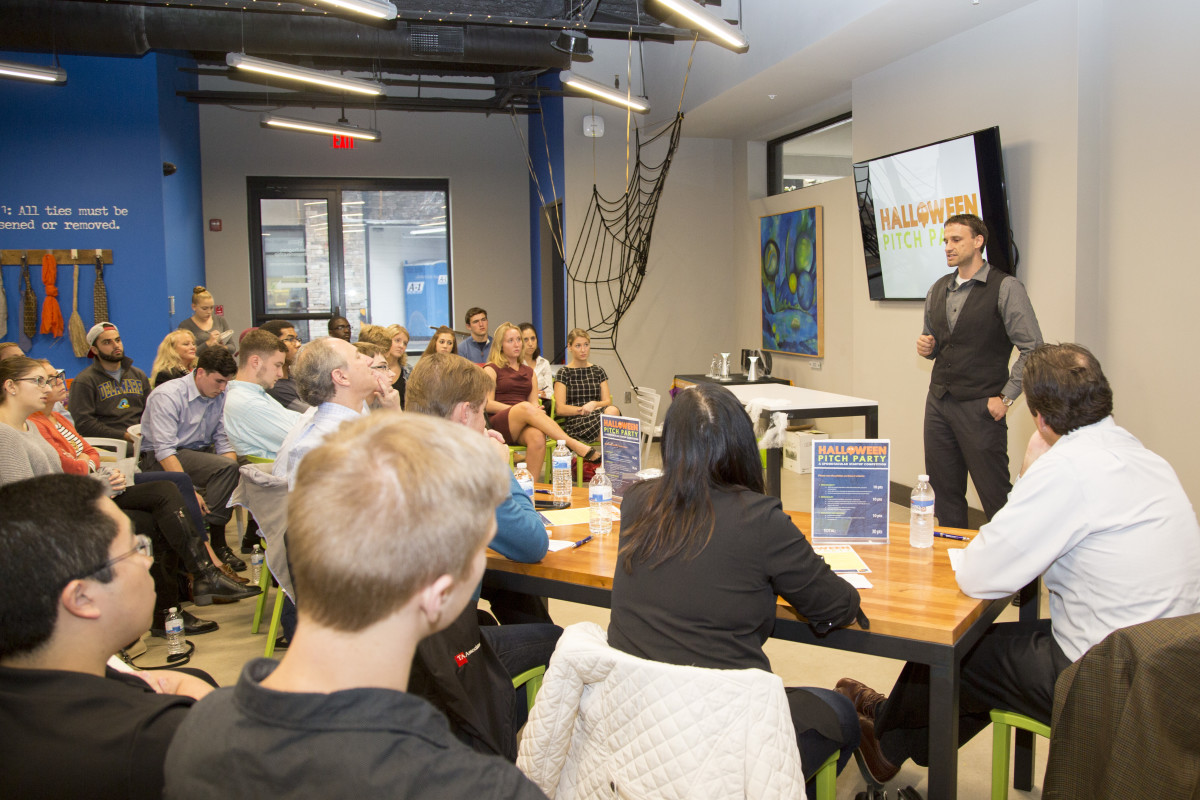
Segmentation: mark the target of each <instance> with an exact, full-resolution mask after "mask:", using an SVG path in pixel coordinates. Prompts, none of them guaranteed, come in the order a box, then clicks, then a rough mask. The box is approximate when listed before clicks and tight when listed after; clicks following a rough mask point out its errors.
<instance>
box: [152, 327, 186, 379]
mask: <svg viewBox="0 0 1200 800" xmlns="http://www.w3.org/2000/svg"><path fill="white" fill-rule="evenodd" d="M195 365H196V337H194V336H193V335H192V332H191V331H188V330H184V329H183V328H179V329H178V330H173V331H171V332H170V333H168V334H167V337H166V338H165V339H163V340H162V342H161V343H160V344H159V345H158V355H156V356H155V357H154V366H153V367H151V368H150V375H151V376H152V377H151V378H150V386H151V388H153V387H155V386H158V385H159V384H161V383H166V382H167V381H173V380H175V379H176V378H182V377H183V376H184V375H187V374H189V373H190V372H191V371H192V368H193V367H194V366H195Z"/></svg>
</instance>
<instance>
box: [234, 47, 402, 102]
mask: <svg viewBox="0 0 1200 800" xmlns="http://www.w3.org/2000/svg"><path fill="white" fill-rule="evenodd" d="M225 63H226V64H228V65H229V66H231V67H236V68H237V69H244V70H246V71H247V72H257V73H260V74H262V75H273V76H275V77H276V78H288V79H290V80H294V81H304V82H305V83H313V84H316V85H317V86H321V87H324V88H326V89H334V90H337V91H341V92H355V93H357V94H371V95H381V94H383V84H382V83H376V82H375V81H364V80H360V79H358V78H343V77H340V76H337V75H330V74H329V73H327V72H321V71H320V70H316V69H308V68H307V67H297V66H293V65H292V64H282V63H280V62H278V61H268V60H267V59H265V58H256V57H254V56H248V55H246V54H245V53H229V54H227V55H226V56H225Z"/></svg>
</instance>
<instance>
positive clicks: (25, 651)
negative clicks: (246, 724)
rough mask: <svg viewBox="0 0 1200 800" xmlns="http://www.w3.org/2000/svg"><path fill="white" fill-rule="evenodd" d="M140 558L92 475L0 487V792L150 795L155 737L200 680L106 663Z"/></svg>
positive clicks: (177, 718) (132, 615)
mask: <svg viewBox="0 0 1200 800" xmlns="http://www.w3.org/2000/svg"><path fill="white" fill-rule="evenodd" d="M150 564H151V549H150V541H149V539H147V538H146V537H143V536H134V535H133V529H132V527H131V525H130V522H129V518H128V517H126V516H125V515H124V514H122V513H121V511H120V510H119V509H118V508H117V507H116V506H115V505H114V504H113V502H112V500H109V499H108V498H107V497H105V496H104V492H103V487H102V486H101V484H100V483H99V482H98V481H95V480H91V479H89V478H86V477H82V476H78V475H45V476H42V477H37V478H31V479H29V480H24V481H18V482H17V483H12V484H9V485H7V486H4V487H2V488H0V617H3V619H4V624H3V625H0V730H2V731H4V736H3V738H4V741H3V746H2V747H0V775H3V776H4V779H3V780H4V790H3V791H4V794H6V795H11V796H14V797H136V798H150V797H160V796H161V794H162V787H163V760H164V757H165V755H166V751H167V746H168V745H169V744H170V742H171V739H172V738H173V737H174V735H175V729H176V728H177V727H178V726H179V724H180V723H181V722H182V721H183V717H184V714H185V713H186V712H187V710H188V708H189V707H190V706H191V705H192V703H193V702H194V701H195V700H198V699H199V698H201V697H203V696H204V695H205V694H207V693H208V692H210V691H211V690H212V686H210V685H209V684H207V683H205V682H204V681H202V680H200V679H199V678H196V677H194V676H191V675H188V674H185V673H180V672H177V671H173V670H171V671H162V672H153V673H149V672H147V673H138V674H133V673H128V672H120V671H117V670H115V669H113V668H111V667H108V666H106V662H107V661H108V659H109V658H110V656H112V655H113V654H115V653H116V652H117V651H119V650H120V649H121V648H122V647H123V646H124V645H125V644H127V643H129V642H130V641H133V640H134V639H136V638H138V636H140V635H141V634H142V633H143V632H144V631H145V630H146V627H147V625H149V623H150V614H151V612H152V610H153V608H154V582H153V580H152V579H151V577H150V573H149V568H150ZM142 676H145V677H144V678H143V677H142Z"/></svg>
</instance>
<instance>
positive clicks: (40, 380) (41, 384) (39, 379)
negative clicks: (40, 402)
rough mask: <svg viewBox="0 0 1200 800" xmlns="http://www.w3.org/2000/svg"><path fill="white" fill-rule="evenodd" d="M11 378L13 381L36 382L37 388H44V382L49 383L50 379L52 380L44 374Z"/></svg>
mask: <svg viewBox="0 0 1200 800" xmlns="http://www.w3.org/2000/svg"><path fill="white" fill-rule="evenodd" d="M13 380H14V381H29V382H30V383H36V384H37V387H38V388H39V389H44V388H45V386H46V384H48V383H50V381H52V380H54V379H53V378H47V377H46V376H45V375H39V376H38V377H36V378H13Z"/></svg>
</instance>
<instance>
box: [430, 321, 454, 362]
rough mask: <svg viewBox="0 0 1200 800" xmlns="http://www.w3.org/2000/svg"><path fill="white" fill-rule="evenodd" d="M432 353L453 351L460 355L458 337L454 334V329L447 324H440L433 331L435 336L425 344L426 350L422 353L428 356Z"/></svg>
mask: <svg viewBox="0 0 1200 800" xmlns="http://www.w3.org/2000/svg"><path fill="white" fill-rule="evenodd" d="M430 353H453V354H454V355H458V339H457V337H455V335H454V330H453V329H452V328H450V327H448V326H446V325H442V326H440V327H439V328H438V329H437V330H436V331H434V332H433V338H432V339H430V340H429V344H427V345H426V346H425V352H423V353H421V355H423V356H427V355H429V354H430Z"/></svg>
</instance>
